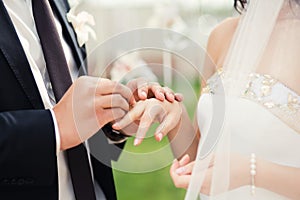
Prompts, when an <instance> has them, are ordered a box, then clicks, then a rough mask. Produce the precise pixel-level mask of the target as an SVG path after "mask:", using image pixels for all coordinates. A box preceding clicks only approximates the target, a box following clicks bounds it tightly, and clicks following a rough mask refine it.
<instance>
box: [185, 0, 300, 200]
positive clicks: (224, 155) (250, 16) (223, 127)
mask: <svg viewBox="0 0 300 200" xmlns="http://www.w3.org/2000/svg"><path fill="white" fill-rule="evenodd" d="M299 10H300V9H299V5H298V3H297V2H296V1H295V0H251V1H250V2H249V3H248V4H247V8H246V10H245V12H244V13H242V15H241V17H240V20H239V24H238V27H237V29H236V31H235V34H234V36H233V39H232V42H231V46H230V49H229V52H228V54H227V56H226V59H225V62H224V63H223V74H222V75H221V77H220V79H221V84H222V90H221V91H219V94H214V95H213V97H212V99H214V100H213V103H212V106H213V107H214V108H213V110H214V111H215V112H214V113H213V114H212V115H218V116H213V117H212V118H215V119H216V120H211V124H210V128H206V129H205V130H201V127H200V132H201V141H200V143H199V147H198V154H197V158H196V163H195V166H194V170H193V173H192V178H191V182H190V184H189V188H188V190H187V194H186V197H185V199H186V200H194V199H197V198H198V197H199V192H200V190H201V188H202V189H203V187H207V185H205V184H204V180H205V177H206V176H211V177H212V179H211V183H210V185H209V187H210V192H209V195H208V197H206V198H207V199H213V196H215V195H218V194H225V195H223V197H222V198H221V199H228V197H227V196H226V192H227V191H229V190H230V189H231V186H230V181H231V180H230V179H231V176H230V156H232V151H233V148H234V147H232V146H231V141H232V134H231V126H232V124H230V123H228V121H229V120H227V119H228V118H230V113H231V112H230V111H231V110H230V109H232V105H229V104H228V103H227V102H228V99H232V98H241V96H242V95H244V94H245V90H246V88H247V84H248V82H249V74H251V73H252V74H253V73H259V74H267V75H270V77H272V79H270V80H278V81H280V82H281V83H283V84H284V85H285V86H286V87H288V88H290V89H291V90H292V91H295V93H296V94H300V84H299V83H300V78H299V73H300V54H299V52H300V39H299V38H300V20H299V19H300V17H299V16H300V13H299ZM297 30H298V31H297ZM297 54H298V56H297ZM270 84H272V83H270ZM265 90H266V91H267V92H268V90H270V88H265ZM289 101H290V102H291V104H290V105H286V106H287V107H288V109H290V110H289V111H288V112H283V111H282V109H277V108H276V106H272V104H271V103H272V102H265V103H266V105H265V106H266V107H267V108H268V107H270V109H269V110H270V112H271V113H272V114H274V115H275V116H277V117H278V118H280V119H281V120H282V122H284V123H285V124H287V125H288V126H289V127H291V128H292V129H294V130H296V131H297V132H299V133H300V120H299V119H300V114H299V112H298V109H299V103H297V102H296V101H297V100H296V99H293V95H291V99H290V100H289ZM293 101H294V104H293ZM267 103H269V104H267ZM220 104H222V105H224V107H223V108H220ZM267 108H265V109H267ZM293 108H295V109H294V110H297V111H295V112H293ZM199 112H203V110H198V113H199ZM245 114H247V113H245ZM199 116H201V114H198V121H199V122H198V124H200V122H201V120H202V119H201V117H199ZM251 125H253V124H249V126H251ZM216 127H219V128H216ZM246 128H247V127H245V129H246ZM241 131H242V130H241ZM253 148H255V147H253ZM259 151H261V152H258V153H262V152H263V151H264V149H263V148H262V149H260V150H259ZM212 162H213V163H214V164H213V165H214V167H213V171H209V173H211V174H207V172H208V170H207V169H208V168H210V167H211V165H212ZM206 184H207V183H206ZM249 193H250V191H249ZM206 198H205V199H206Z"/></svg>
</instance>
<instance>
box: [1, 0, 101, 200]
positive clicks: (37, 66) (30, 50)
mask: <svg viewBox="0 0 300 200" xmlns="http://www.w3.org/2000/svg"><path fill="white" fill-rule="evenodd" d="M3 3H4V5H5V7H6V9H7V11H8V14H9V16H10V18H11V20H12V22H13V24H14V27H15V29H16V32H17V34H18V37H19V39H20V41H21V44H22V47H23V49H24V51H25V54H26V57H27V60H28V62H29V65H30V67H31V71H32V73H33V76H34V79H35V81H36V84H37V87H38V90H39V92H40V95H41V97H42V100H43V103H44V106H45V108H46V109H50V111H51V114H52V117H53V121H54V126H55V134H56V135H55V136H56V146H57V165H58V166H57V167H58V184H59V199H60V200H73V199H75V196H74V191H73V186H72V181H71V177H70V173H69V169H68V167H67V161H66V155H65V152H62V151H60V135H59V131H58V126H57V122H56V118H55V114H54V112H53V111H52V110H51V109H52V107H53V105H54V104H55V99H54V95H53V91H52V87H51V83H50V79H49V75H48V72H47V69H46V64H45V60H44V55H43V51H42V47H41V44H40V40H39V36H38V33H37V30H36V27H35V22H34V18H33V13H32V1H31V0H3ZM55 24H56V27H57V30H58V33H59V36H60V40H61V43H62V46H63V49H64V53H65V57H66V60H67V64H68V66H69V70H70V74H71V77H72V79H73V80H75V79H76V78H77V77H78V69H77V68H76V64H75V60H74V58H73V55H72V51H71V49H70V47H69V45H68V44H67V43H66V41H65V40H64V38H63V35H62V27H61V24H60V22H59V21H58V19H57V18H56V17H55ZM87 150H88V152H89V148H87ZM89 159H90V157H89ZM95 191H97V193H96V196H97V199H102V200H103V199H105V197H104V194H103V192H102V190H101V188H100V187H99V185H98V183H97V182H96V183H95Z"/></svg>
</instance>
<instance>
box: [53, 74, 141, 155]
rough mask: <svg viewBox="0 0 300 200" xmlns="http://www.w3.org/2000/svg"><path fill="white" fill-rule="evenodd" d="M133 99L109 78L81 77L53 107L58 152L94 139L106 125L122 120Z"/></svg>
mask: <svg viewBox="0 0 300 200" xmlns="http://www.w3.org/2000/svg"><path fill="white" fill-rule="evenodd" d="M134 103H135V100H134V98H133V94H132V92H131V91H130V89H129V88H127V87H126V86H123V85H121V84H119V83H116V82H113V81H110V80H108V79H101V78H94V77H87V76H85V77H81V78H79V79H77V80H76V81H75V82H74V83H73V85H72V86H71V87H70V88H69V90H68V91H67V92H66V94H65V95H64V96H63V98H62V99H61V100H60V101H59V102H58V104H57V105H56V106H55V107H54V108H53V111H54V113H55V116H56V120H57V124H58V128H59V134H60V140H61V141H60V147H61V150H65V149H69V148H72V147H74V146H77V145H78V144H80V143H82V142H84V141H85V140H87V139H88V138H90V137H91V136H93V135H94V134H95V133H96V132H97V131H98V130H99V129H100V128H102V127H103V126H104V125H105V124H107V123H109V122H111V121H114V120H117V119H120V118H122V117H123V116H124V115H125V114H126V112H127V111H129V107H130V105H133V104H134Z"/></svg>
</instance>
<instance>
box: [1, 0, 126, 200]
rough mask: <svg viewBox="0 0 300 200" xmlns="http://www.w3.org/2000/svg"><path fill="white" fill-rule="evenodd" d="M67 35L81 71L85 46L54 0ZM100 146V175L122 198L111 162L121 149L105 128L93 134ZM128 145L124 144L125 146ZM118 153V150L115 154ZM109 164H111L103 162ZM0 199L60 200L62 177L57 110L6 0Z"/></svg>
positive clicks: (110, 195) (64, 6)
mask: <svg viewBox="0 0 300 200" xmlns="http://www.w3.org/2000/svg"><path fill="white" fill-rule="evenodd" d="M50 2H51V6H52V9H53V10H54V12H55V13H56V15H57V16H58V18H59V20H60V22H61V24H62V27H63V35H64V38H65V40H66V41H67V42H68V44H69V45H70V47H71V49H72V52H73V56H74V58H75V61H76V63H77V65H78V67H81V68H80V69H81V70H82V72H81V73H86V62H85V56H86V55H85V49H84V48H80V47H79V46H78V44H77V40H76V35H75V33H74V31H73V28H72V26H71V25H70V24H69V23H68V22H67V19H66V13H67V11H68V10H69V6H68V3H67V2H66V1H65V0H50ZM92 144H95V145H97V146H98V148H99V145H100V147H101V148H100V149H101V153H100V154H102V155H101V156H102V159H101V162H99V161H98V160H96V159H95V158H94V156H92V165H93V170H94V176H95V179H96V181H98V183H99V185H100V186H101V188H102V190H103V191H104V193H105V195H106V197H107V199H109V200H110V199H116V193H115V187H114V182H113V176H112V171H111V168H110V167H107V164H108V163H110V161H111V159H117V158H118V156H119V153H120V151H116V150H115V148H114V147H115V146H114V145H109V144H108V143H107V140H106V138H105V137H104V136H103V133H101V130H100V133H98V134H96V135H95V136H94V137H93V142H92ZM123 145H124V144H120V145H118V146H119V147H121V148H122V147H123ZM111 152H113V153H111ZM103 161H104V162H103ZM102 163H105V164H102ZM0 199H1V200H19V199H26V200H27V199H28V200H29V199H30V200H35V199H37V200H41V199H43V200H48V199H49V200H56V199H58V177H57V159H56V141H55V132H54V126H53V121H52V117H51V113H50V111H49V110H45V109H44V106H43V102H42V99H41V96H40V94H39V91H38V88H37V85H36V82H35V80H34V77H33V75H32V72H31V69H30V66H29V63H28V61H27V58H26V55H25V53H24V50H23V49H22V45H21V43H20V40H19V38H18V36H17V33H16V31H15V29H14V27H13V24H12V22H11V20H10V18H9V15H8V13H7V11H6V9H5V7H4V5H3V2H2V0H0Z"/></svg>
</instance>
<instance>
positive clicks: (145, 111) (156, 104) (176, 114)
mask: <svg viewBox="0 0 300 200" xmlns="http://www.w3.org/2000/svg"><path fill="white" fill-rule="evenodd" d="M181 114H182V107H181V103H179V102H178V101H174V102H173V103H171V102H169V101H159V100H157V99H155V98H152V99H146V100H144V101H142V100H140V101H138V102H137V103H136V105H134V107H133V108H132V109H131V110H130V111H129V112H128V113H127V114H126V115H125V116H124V117H123V118H122V119H121V120H120V121H119V122H117V123H115V124H114V125H113V128H114V129H116V130H121V129H124V128H126V127H128V125H130V124H132V123H133V122H136V121H139V126H138V130H137V131H136V132H133V133H131V134H130V135H134V134H135V133H136V134H135V136H136V138H135V140H134V145H135V146H137V145H139V144H141V142H142V140H143V139H144V137H145V136H146V133H147V131H148V129H149V128H150V126H151V125H152V124H153V123H154V122H159V123H160V125H159V126H158V127H157V129H156V131H155V134H154V135H155V138H156V140H157V141H161V140H162V138H163V137H164V136H165V135H166V134H168V133H169V132H170V131H171V130H173V129H174V128H175V127H176V126H177V125H178V124H179V123H180V120H181Z"/></svg>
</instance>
